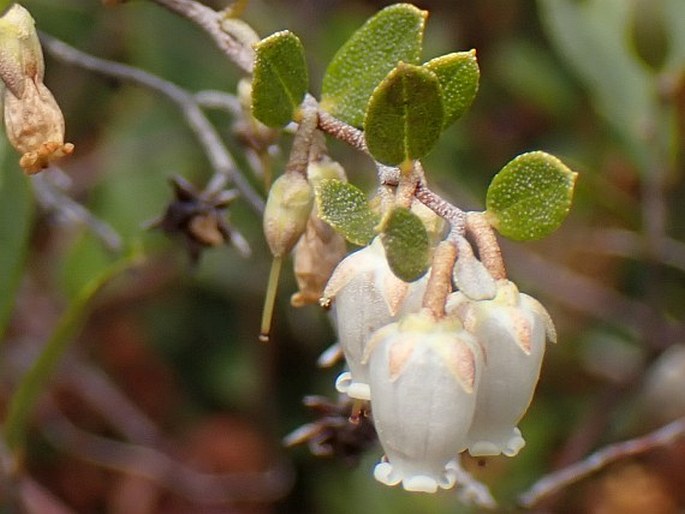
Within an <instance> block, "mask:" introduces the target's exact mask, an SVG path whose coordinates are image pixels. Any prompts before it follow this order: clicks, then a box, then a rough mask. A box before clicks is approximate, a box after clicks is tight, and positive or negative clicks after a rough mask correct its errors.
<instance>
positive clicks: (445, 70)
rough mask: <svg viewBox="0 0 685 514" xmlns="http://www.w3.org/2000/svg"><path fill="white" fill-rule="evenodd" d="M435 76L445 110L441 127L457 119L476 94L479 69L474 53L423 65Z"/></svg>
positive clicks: (449, 55)
mask: <svg viewBox="0 0 685 514" xmlns="http://www.w3.org/2000/svg"><path fill="white" fill-rule="evenodd" d="M424 66H425V67H426V68H428V69H429V70H431V71H432V72H433V73H435V75H437V77H438V80H439V81H440V89H441V90H442V103H443V106H444V108H445V118H444V119H443V127H447V126H448V125H450V124H451V123H452V122H454V121H456V120H457V119H459V118H460V117H461V116H462V114H464V112H466V109H468V108H469V106H470V105H471V103H473V99H474V98H475V97H476V93H477V92H478V80H479V79H480V69H479V68H478V61H477V60H476V51H475V50H471V51H469V52H455V53H451V54H447V55H442V56H440V57H436V58H435V59H432V60H430V61H428V62H427V63H426V64H424Z"/></svg>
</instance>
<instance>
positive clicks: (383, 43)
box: [321, 4, 428, 128]
mask: <svg viewBox="0 0 685 514" xmlns="http://www.w3.org/2000/svg"><path fill="white" fill-rule="evenodd" d="M427 16H428V13H427V12H426V11H422V10H420V9H418V8H416V7H415V6H413V5H411V4H395V5H391V6H389V7H386V8H385V9H383V10H381V11H379V12H378V13H377V14H376V15H374V16H373V17H371V18H369V19H368V20H367V21H366V23H365V24H364V25H362V27H361V28H359V29H358V30H357V31H356V32H355V33H354V34H353V35H352V37H351V38H350V39H349V40H348V41H347V42H346V43H345V44H344V45H343V46H342V47H341V48H340V50H338V52H337V53H336V54H335V56H334V57H333V60H332V61H331V63H330V64H329V65H328V68H327V69H326V73H325V75H324V78H323V85H322V95H321V107H322V108H323V109H325V110H327V111H328V112H330V113H331V114H333V115H334V116H336V117H337V118H339V119H341V120H342V121H344V122H346V123H349V124H350V125H354V126H355V127H358V128H361V126H362V124H363V122H364V114H365V112H366V106H367V104H368V102H369V98H370V97H371V93H372V92H373V90H374V88H375V87H376V86H377V85H378V83H379V82H380V81H381V80H383V78H384V77H385V76H386V75H387V74H388V73H390V71H392V69H393V68H395V66H397V63H399V62H400V61H403V62H408V63H418V61H419V56H420V54H421V45H422V41H423V30H424V26H425V23H426V17H427Z"/></svg>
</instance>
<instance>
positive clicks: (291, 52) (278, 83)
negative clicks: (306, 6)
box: [252, 30, 309, 127]
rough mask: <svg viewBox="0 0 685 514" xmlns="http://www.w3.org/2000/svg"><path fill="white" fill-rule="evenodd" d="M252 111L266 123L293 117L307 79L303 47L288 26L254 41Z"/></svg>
mask: <svg viewBox="0 0 685 514" xmlns="http://www.w3.org/2000/svg"><path fill="white" fill-rule="evenodd" d="M255 52H256V58H255V66H254V75H253V79H252V114H253V115H254V117H255V118H257V119H258V120H259V121H261V122H262V123H264V125H268V126H269V127H282V126H284V125H286V124H288V123H289V122H290V121H291V120H292V119H293V114H294V113H295V110H296V109H297V108H298V107H299V105H300V104H301V103H302V99H303V98H304V95H305V93H306V92H307V86H308V82H309V78H308V74H307V63H306V61H305V57H304V48H303V47H302V43H301V42H300V40H299V38H298V37H297V36H296V35H295V34H293V33H292V32H290V31H288V30H283V31H281V32H276V33H275V34H271V35H270V36H269V37H267V38H265V39H262V40H261V41H260V42H259V43H257V44H256V45H255Z"/></svg>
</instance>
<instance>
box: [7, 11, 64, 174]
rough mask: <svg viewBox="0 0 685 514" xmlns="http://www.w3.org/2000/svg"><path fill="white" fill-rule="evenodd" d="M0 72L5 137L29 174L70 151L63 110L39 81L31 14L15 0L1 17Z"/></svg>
mask: <svg viewBox="0 0 685 514" xmlns="http://www.w3.org/2000/svg"><path fill="white" fill-rule="evenodd" d="M0 49H1V50H0V77H1V78H2V80H3V82H4V84H5V86H6V87H5V88H3V91H2V100H3V104H4V121H5V131H6V133H7V139H8V140H9V142H10V143H11V144H12V146H13V147H14V148H15V149H16V150H17V151H19V152H20V153H22V156H21V158H20V160H19V165H20V166H21V167H22V168H23V169H24V171H25V172H26V173H28V174H34V173H38V172H39V171H41V170H42V169H44V168H46V167H47V166H48V165H49V164H50V162H52V161H54V160H56V159H59V158H61V157H64V156H65V155H69V154H71V153H72V152H73V151H74V145H73V144H71V143H65V142H64V116H63V115H62V111H61V110H60V108H59V105H57V102H56V101H55V98H54V97H53V96H52V93H51V92H50V90H49V89H48V88H47V87H46V86H45V84H43V75H44V69H45V65H44V61H43V52H42V50H41V47H40V42H39V40H38V35H37V33H36V28H35V22H34V20H33V18H32V17H31V14H29V12H28V11H27V10H26V9H24V8H23V7H22V6H21V5H19V4H14V5H13V6H12V7H11V8H10V9H9V10H8V11H7V12H6V13H5V15H4V16H2V17H1V18H0Z"/></svg>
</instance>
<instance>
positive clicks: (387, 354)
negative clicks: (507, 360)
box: [366, 310, 482, 493]
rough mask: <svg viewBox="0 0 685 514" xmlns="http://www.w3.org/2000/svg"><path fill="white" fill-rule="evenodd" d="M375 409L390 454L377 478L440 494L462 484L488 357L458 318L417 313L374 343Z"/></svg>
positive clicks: (385, 329) (370, 360)
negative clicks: (461, 457)
mask: <svg viewBox="0 0 685 514" xmlns="http://www.w3.org/2000/svg"><path fill="white" fill-rule="evenodd" d="M366 354H367V356H366V360H368V363H369V385H370V388H371V412H372V415H373V420H374V424H375V427H376V431H377V432H378V437H379V440H380V442H381V445H382V446H383V450H384V451H385V459H384V460H383V461H381V462H380V463H379V464H377V465H376V467H375V469H374V477H375V478H376V479H377V480H378V481H380V482H382V483H384V484H386V485H391V486H392V485H397V484H399V483H402V486H403V487H404V489H406V490H408V491H421V492H427V493H432V492H436V491H437V490H438V488H442V489H449V488H451V487H452V486H454V484H455V482H456V480H457V476H458V465H457V461H456V459H457V458H458V454H459V453H460V452H461V451H463V450H464V449H465V448H466V446H467V442H466V435H467V433H468V430H469V427H470V426H471V421H472V418H473V412H474V408H475V403H476V389H477V387H478V380H479V375H480V366H481V365H482V357H481V355H480V351H479V348H478V346H477V343H476V340H475V338H474V337H473V336H472V335H471V334H469V333H468V332H466V330H464V329H463V327H462V325H461V323H460V322H459V321H458V320H457V319H456V318H455V317H452V318H445V319H435V317H434V316H433V315H432V314H431V313H430V312H429V311H428V310H422V311H420V312H417V313H414V314H409V315H407V316H405V317H403V318H402V319H401V320H400V321H399V322H396V323H392V324H390V325H387V326H385V327H383V328H382V329H380V330H379V331H378V332H376V333H375V334H374V336H373V337H372V339H371V341H370V342H369V346H368V347H367V352H366Z"/></svg>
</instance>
